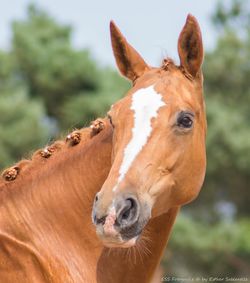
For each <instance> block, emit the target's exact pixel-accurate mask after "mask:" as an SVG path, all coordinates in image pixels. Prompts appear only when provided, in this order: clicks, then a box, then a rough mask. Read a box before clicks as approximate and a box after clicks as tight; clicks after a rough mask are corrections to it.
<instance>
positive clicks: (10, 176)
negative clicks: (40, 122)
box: [0, 118, 108, 192]
mask: <svg viewBox="0 0 250 283" xmlns="http://www.w3.org/2000/svg"><path fill="white" fill-rule="evenodd" d="M107 123H108V120H107V119H101V118H98V119H96V120H95V121H93V122H91V125H90V127H87V128H82V129H80V130H74V131H73V132H72V133H70V134H69V135H68V136H67V137H66V139H65V140H57V141H55V142H54V143H52V144H51V145H48V146H46V147H45V148H43V149H39V150H37V151H35V152H34V153H33V155H32V156H31V159H23V160H21V161H19V162H18V163H17V164H15V165H13V166H11V167H10V168H7V169H5V170H4V171H3V172H2V174H1V177H0V192H3V191H4V190H5V189H7V188H9V189H10V188H13V187H15V186H17V185H21V184H23V183H25V182H28V181H29V180H31V179H33V178H34V177H35V176H37V175H38V173H39V172H40V171H44V169H45V168H44V167H46V166H45V165H47V164H52V163H53V162H54V163H55V162H56V161H57V159H59V158H56V157H62V156H67V155H66V153H68V152H69V150H70V148H71V147H73V146H76V145H78V144H79V146H80V147H81V149H83V148H84V146H85V145H86V144H87V142H88V141H90V140H91V139H92V138H93V137H94V136H95V135H97V134H98V133H99V132H100V131H102V130H103V129H104V128H105V125H107ZM62 154H63V155H62ZM61 160H62V161H64V160H65V159H63V158H61V159H60V160H59V161H61Z"/></svg>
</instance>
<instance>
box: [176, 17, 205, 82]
mask: <svg viewBox="0 0 250 283" xmlns="http://www.w3.org/2000/svg"><path fill="white" fill-rule="evenodd" d="M178 53H179V57H180V62H181V66H182V67H184V69H185V70H186V71H187V72H188V73H189V74H190V75H192V76H193V77H194V78H195V77H196V75H197V73H198V72H199V71H200V68H201V64H202V61H203V45H202V37H201V31H200V27H199V24H198V22H197V20H196V18H195V17H193V16H192V15H190V14H189V15H188V16H187V19H186V23H185V26H184V27H183V29H182V32H181V34H180V36H179V40H178Z"/></svg>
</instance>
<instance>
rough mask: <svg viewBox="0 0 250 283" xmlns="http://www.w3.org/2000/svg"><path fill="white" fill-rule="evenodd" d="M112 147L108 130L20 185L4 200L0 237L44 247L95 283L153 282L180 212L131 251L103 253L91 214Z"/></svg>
mask: <svg viewBox="0 0 250 283" xmlns="http://www.w3.org/2000/svg"><path fill="white" fill-rule="evenodd" d="M111 147H112V144H111V130H110V128H109V129H106V130H103V131H102V132H101V133H99V134H98V135H97V136H96V137H94V138H93V139H92V140H89V141H87V142H86V143H85V144H84V145H83V146H81V145H78V146H75V147H72V148H71V149H70V151H68V152H67V153H66V154H65V155H64V158H61V159H60V160H59V161H58V162H50V163H49V162H48V164H47V165H46V166H45V167H44V168H43V169H42V170H41V171H40V172H39V174H36V175H34V176H32V179H31V180H30V181H29V182H28V181H25V179H23V180H20V182H18V181H17V182H16V184H14V185H12V186H13V188H11V187H10V188H9V189H10V190H16V191H13V192H10V193H9V194H8V193H7V195H8V198H5V199H4V198H3V199H2V200H1V201H3V202H4V205H2V206H1V209H0V228H1V234H2V233H6V231H4V228H5V227H8V231H7V233H8V235H9V234H11V236H12V237H14V238H18V239H19V240H21V241H24V242H28V243H31V244H33V243H35V244H36V246H38V245H39V251H38V252H39V254H41V253H43V252H44V251H45V253H47V254H46V256H47V261H49V260H50V258H49V257H50V256H51V254H50V252H51V251H52V250H53V253H57V254H59V256H60V257H61V260H62V261H64V262H65V264H66V265H67V264H68V262H71V264H72V262H73V259H75V261H76V262H77V261H78V263H81V266H82V268H83V269H84V268H86V269H87V270H91V271H93V270H95V271H94V272H93V275H91V276H93V277H92V278H93V282H95V280H97V282H98V283H111V282H124V283H126V282H130V283H135V282H136V283H137V282H151V278H152V276H153V274H154V272H155V269H156V268H157V266H158V264H159V262H160V259H161V257H162V254H163V252H164V249H165V247H166V244H167V241H168V238H169V235H170V231H171V228H172V226H173V223H174V220H175V217H176V215H177V212H178V208H172V209H170V210H169V212H168V213H166V214H164V215H161V216H159V217H156V218H153V219H151V220H150V222H149V223H148V225H147V227H146V232H144V234H143V235H142V239H143V238H145V240H142V242H141V243H139V245H138V246H137V247H135V248H133V249H132V250H131V249H130V250H126V249H125V250H124V249H121V250H117V249H114V250H112V249H111V250H110V249H107V248H102V245H101V244H100V242H99V240H98V239H97V237H96V235H95V231H94V228H93V225H92V224H91V210H92V204H93V199H94V196H95V194H96V193H97V192H98V191H99V190H100V187H101V186H102V184H103V182H104V181H105V179H106V178H107V175H108V172H109V170H110V167H111V164H110V162H111V150H112V148H111ZM61 154H63V152H62V153H61ZM5 189H6V188H5ZM55 239H56V240H55ZM83 239H84V240H83ZM41 243H42V245H41ZM55 243H56V244H55ZM60 243H61V244H60ZM79 243H81V245H82V247H81V246H79ZM66 246H67V247H66ZM72 246H74V247H76V249H75V253H74V256H72V254H71V255H70V258H67V256H66V255H65V252H64V250H65V249H67V250H68V249H69V247H72ZM42 249H43V250H42ZM62 255H64V256H62ZM64 257H65V260H64V259H63V258H64ZM76 265H77V263H76ZM90 266H91V268H90ZM110 266H112V268H111V269H110V268H107V267H110ZM60 270H61V269H60ZM114 270H115V272H114ZM91 271H88V272H89V273H90V272H91ZM60 272H61V271H60ZM86 272H87V271H85V273H86ZM79 282H80V281H79Z"/></svg>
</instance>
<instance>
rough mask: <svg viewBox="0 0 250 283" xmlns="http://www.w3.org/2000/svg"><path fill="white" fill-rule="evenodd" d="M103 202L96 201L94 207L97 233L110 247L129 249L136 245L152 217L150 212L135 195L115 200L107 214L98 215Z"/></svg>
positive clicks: (123, 196) (93, 214) (94, 221)
mask: <svg viewBox="0 0 250 283" xmlns="http://www.w3.org/2000/svg"><path fill="white" fill-rule="evenodd" d="M100 202H101V200H100V199H98V200H97V199H96V201H95V203H94V206H93V213H92V220H93V223H94V224H95V226H96V233H97V235H98V236H99V238H100V239H101V240H102V242H103V244H104V245H105V246H108V247H124V248H128V247H131V246H133V245H135V244H136V240H137V238H138V237H139V235H140V234H141V232H142V230H143V228H144V226H145V225H146V223H147V222H148V219H149V217H150V213H148V212H149V211H150V210H149V209H145V207H146V206H145V205H144V206H142V205H141V204H140V202H139V200H138V199H137V197H135V196H134V195H122V196H118V197H117V198H116V199H115V200H113V202H112V205H111V206H109V207H108V209H107V213H106V214H100V213H98V212H99V211H98V207H99V205H100Z"/></svg>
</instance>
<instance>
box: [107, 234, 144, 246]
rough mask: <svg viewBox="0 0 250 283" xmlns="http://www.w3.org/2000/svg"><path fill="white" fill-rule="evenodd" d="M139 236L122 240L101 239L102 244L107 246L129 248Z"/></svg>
mask: <svg viewBox="0 0 250 283" xmlns="http://www.w3.org/2000/svg"><path fill="white" fill-rule="evenodd" d="M138 237H139V236H135V237H133V238H131V239H129V240H126V241H124V240H122V241H108V240H107V241H106V240H103V244H104V245H105V246H106V247H107V248H130V247H133V246H135V245H136V242H137V239H138Z"/></svg>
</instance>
